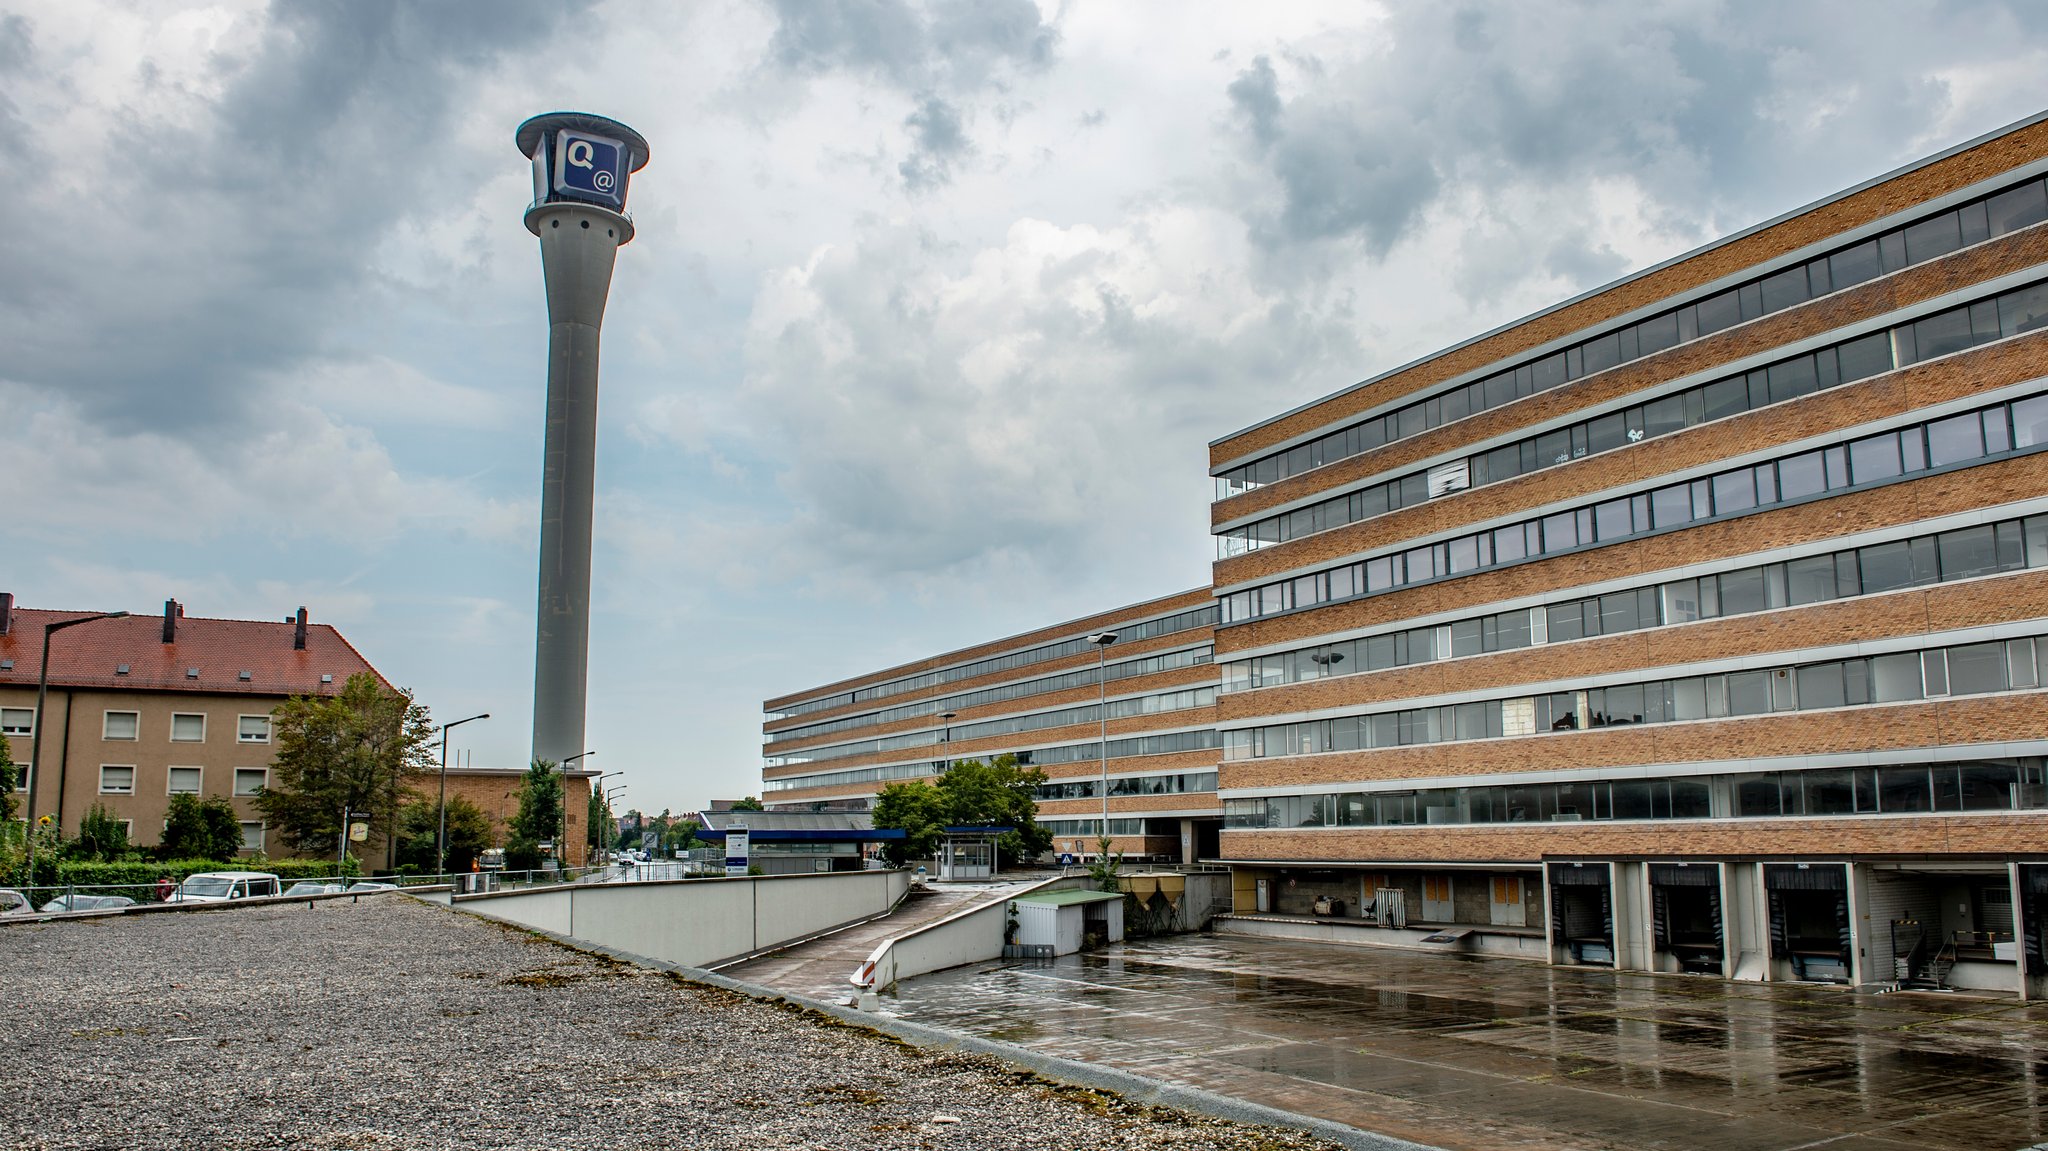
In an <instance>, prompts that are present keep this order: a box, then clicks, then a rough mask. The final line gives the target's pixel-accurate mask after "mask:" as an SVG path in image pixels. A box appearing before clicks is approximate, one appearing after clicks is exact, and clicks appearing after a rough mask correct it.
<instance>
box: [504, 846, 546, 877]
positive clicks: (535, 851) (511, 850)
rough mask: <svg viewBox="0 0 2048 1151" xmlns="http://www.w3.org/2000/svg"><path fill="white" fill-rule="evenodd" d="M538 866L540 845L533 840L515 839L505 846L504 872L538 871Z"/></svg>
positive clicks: (539, 862)
mask: <svg viewBox="0 0 2048 1151" xmlns="http://www.w3.org/2000/svg"><path fill="white" fill-rule="evenodd" d="M540 864H541V855H540V844H538V843H536V842H534V841H533V840H531V839H515V840H513V841H512V842H511V843H508V844H506V845H505V870H507V871H539V870H540Z"/></svg>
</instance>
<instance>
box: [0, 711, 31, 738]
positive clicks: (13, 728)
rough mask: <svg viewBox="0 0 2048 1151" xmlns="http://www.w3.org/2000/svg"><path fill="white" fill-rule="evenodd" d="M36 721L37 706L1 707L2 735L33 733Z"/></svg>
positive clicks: (0, 729) (0, 731)
mask: <svg viewBox="0 0 2048 1151" xmlns="http://www.w3.org/2000/svg"><path fill="white" fill-rule="evenodd" d="M35 722H36V709H35V708H32V707H0V735H32V734H34V732H35Z"/></svg>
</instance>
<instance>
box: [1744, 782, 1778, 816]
mask: <svg viewBox="0 0 2048 1151" xmlns="http://www.w3.org/2000/svg"><path fill="white" fill-rule="evenodd" d="M1779 813H1780V809H1779V806H1778V777H1777V776H1776V775H1775V774H1765V775H1745V776H1741V777H1739V778H1737V779H1736V781H1735V814H1737V815H1741V816H1749V817H1755V816H1760V815H1777V814H1779Z"/></svg>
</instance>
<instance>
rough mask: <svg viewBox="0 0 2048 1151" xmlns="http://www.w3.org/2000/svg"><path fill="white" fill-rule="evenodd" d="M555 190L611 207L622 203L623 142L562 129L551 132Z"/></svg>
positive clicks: (624, 149) (624, 159) (624, 186)
mask: <svg viewBox="0 0 2048 1151" xmlns="http://www.w3.org/2000/svg"><path fill="white" fill-rule="evenodd" d="M555 191H556V192H559V193H561V194H563V195H568V196H574V197H576V198H577V199H579V200H595V201H596V202H598V203H600V204H606V205H609V206H611V207H614V208H618V207H622V206H624V204H625V202H626V145H625V144H624V143H622V142H620V141H618V140H613V139H611V138H609V137H606V136H593V135H591V134H589V133H587V132H576V131H571V130H569V129H566V128H565V129H563V130H562V131H560V132H558V133H556V134H555Z"/></svg>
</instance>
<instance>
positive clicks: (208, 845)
mask: <svg viewBox="0 0 2048 1151" xmlns="http://www.w3.org/2000/svg"><path fill="white" fill-rule="evenodd" d="M240 818H241V817H240V816H238V815H236V814H235V805H234V804H233V803H232V802H230V801H229V800H228V799H227V797H225V796H219V795H210V796H207V797H206V798H205V799H200V798H199V797H198V796H196V795H174V796H172V797H171V806H170V808H169V809H168V810H167V811H166V812H165V813H164V835H163V840H162V842H161V843H159V844H158V846H157V856H158V857H159V858H161V859H212V860H229V859H233V858H234V857H235V856H236V855H237V854H239V853H240V852H241V850H242V825H241V823H240Z"/></svg>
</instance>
